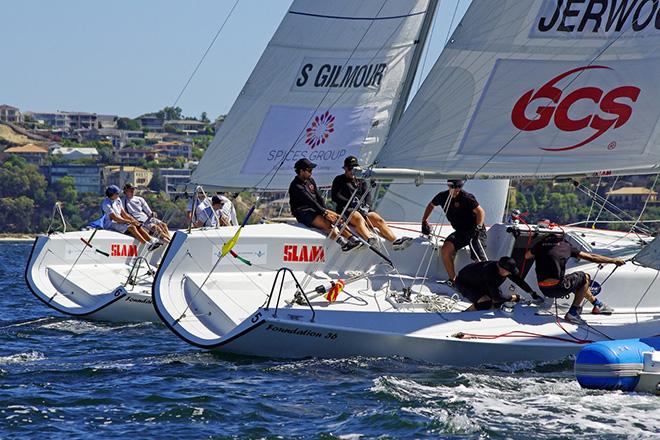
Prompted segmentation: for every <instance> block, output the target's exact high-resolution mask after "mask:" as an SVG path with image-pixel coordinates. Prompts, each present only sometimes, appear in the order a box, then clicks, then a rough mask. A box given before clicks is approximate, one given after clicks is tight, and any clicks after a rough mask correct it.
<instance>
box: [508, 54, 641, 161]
mask: <svg viewBox="0 0 660 440" xmlns="http://www.w3.org/2000/svg"><path fill="white" fill-rule="evenodd" d="M589 69H607V70H612V69H611V68H610V67H606V66H585V67H578V68H576V69H573V70H569V71H568V72H564V73H562V74H561V75H558V76H556V77H554V78H552V79H551V80H550V81H548V82H547V83H545V84H544V85H543V86H541V88H539V89H538V91H536V93H535V92H534V90H533V89H532V90H529V91H528V92H526V93H525V94H524V95H522V96H521V97H520V99H518V101H517V102H516V104H515V105H514V106H513V111H512V112H511V122H513V125H515V127H516V128H517V129H519V130H522V131H536V130H541V129H543V128H545V127H547V126H548V125H549V124H550V122H551V121H552V120H554V124H555V126H556V127H557V128H558V129H559V130H561V131H569V132H572V131H579V130H584V129H585V128H587V127H589V128H592V129H594V130H596V131H595V132H594V133H593V134H592V135H590V136H589V137H588V138H587V139H585V140H583V141H582V142H578V143H577V144H575V145H571V146H568V147H561V148H541V149H542V150H546V151H565V150H573V149H575V148H579V147H582V146H583V145H586V144H588V143H589V142H592V141H593V140H595V139H597V138H598V137H600V136H602V135H603V134H604V133H605V132H606V131H607V130H609V129H610V128H615V129H616V128H619V127H621V126H622V125H624V124H625V123H626V122H628V120H629V119H630V117H631V116H632V111H633V109H632V107H630V105H627V104H624V103H621V102H619V101H618V100H619V99H623V98H627V99H629V100H630V101H632V102H636V101H637V98H639V93H640V89H639V88H637V87H633V86H622V87H617V88H615V89H612V90H610V91H609V92H607V93H605V92H604V91H603V90H601V89H599V88H598V87H582V88H580V89H577V90H574V91H572V92H570V93H569V94H568V95H566V96H565V97H563V99H562V94H563V91H562V90H561V89H559V88H558V87H556V86H555V84H557V83H558V82H559V81H561V80H562V79H564V78H566V77H567V76H570V75H573V74H576V73H578V72H581V71H584V70H589ZM582 99H585V100H589V101H592V102H593V103H594V104H596V105H598V108H599V109H600V111H601V112H602V113H606V114H608V115H612V116H615V117H614V118H604V117H602V116H600V115H598V114H589V115H586V116H584V117H583V118H580V119H571V117H569V115H568V113H569V110H570V109H571V106H573V104H575V103H576V102H578V101H580V100H582ZM536 100H544V101H545V102H548V100H549V101H551V102H548V105H542V106H539V107H537V108H536V113H537V115H538V116H537V117H536V118H535V119H529V118H528V117H527V116H526V115H525V110H526V109H527V108H528V107H529V106H530V105H532V102H534V101H536ZM553 104H554V105H553Z"/></svg>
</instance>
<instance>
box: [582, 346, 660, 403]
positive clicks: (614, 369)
mask: <svg viewBox="0 0 660 440" xmlns="http://www.w3.org/2000/svg"><path fill="white" fill-rule="evenodd" d="M655 350H660V338H646V339H623V340H616V341H604V342H595V343H593V344H589V345H586V346H585V347H584V348H582V350H580V352H579V353H578V355H577V358H576V359H575V377H576V378H577V381H578V382H579V383H580V385H581V386H582V387H583V388H590V389H599V390H623V391H632V390H634V389H635V386H637V383H638V382H639V374H640V372H641V371H642V369H643V368H644V352H650V351H655Z"/></svg>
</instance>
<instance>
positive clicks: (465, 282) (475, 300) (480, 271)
mask: <svg viewBox="0 0 660 440" xmlns="http://www.w3.org/2000/svg"><path fill="white" fill-rule="evenodd" d="M507 278H508V279H509V280H511V281H512V282H513V283H515V284H516V285H518V287H520V288H521V289H523V290H524V291H525V292H527V293H528V294H530V295H531V297H532V300H533V302H534V303H536V304H540V303H543V298H542V297H541V296H539V295H538V294H537V293H536V292H534V290H532V288H531V287H530V286H529V284H527V283H526V282H525V280H523V279H522V278H520V272H519V271H518V268H517V267H516V260H514V259H513V258H511V257H502V258H500V259H499V260H498V261H477V262H475V263H470V264H468V265H467V266H465V267H464V268H463V269H461V270H460V271H459V272H458V276H457V277H456V288H457V289H458V290H459V292H461V294H462V295H463V296H464V297H466V298H467V299H468V300H470V302H472V305H471V306H470V308H468V309H467V310H466V312H470V311H473V310H488V309H493V308H498V307H499V306H500V305H502V303H504V302H507V301H513V302H518V301H520V300H521V299H522V297H521V296H520V295H518V294H515V293H511V292H510V291H507V290H505V291H502V290H500V286H501V285H502V283H503V282H504V280H506V279H507Z"/></svg>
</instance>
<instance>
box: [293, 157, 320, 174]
mask: <svg viewBox="0 0 660 440" xmlns="http://www.w3.org/2000/svg"><path fill="white" fill-rule="evenodd" d="M293 168H294V169H295V170H296V171H300V170H304V169H307V168H316V164H315V163H314V162H312V161H311V160H309V159H307V158H306V157H303V158H302V159H300V160H298V161H297V162H296V163H295V165H294V166H293Z"/></svg>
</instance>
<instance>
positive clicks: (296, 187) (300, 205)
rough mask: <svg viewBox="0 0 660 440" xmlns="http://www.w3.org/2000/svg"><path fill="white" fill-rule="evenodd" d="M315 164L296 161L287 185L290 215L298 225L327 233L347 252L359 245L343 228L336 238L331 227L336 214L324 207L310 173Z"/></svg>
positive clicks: (302, 160) (304, 160)
mask: <svg viewBox="0 0 660 440" xmlns="http://www.w3.org/2000/svg"><path fill="white" fill-rule="evenodd" d="M314 168H316V164H315V163H313V162H312V161H310V160H309V159H307V158H303V159H300V160H298V161H297V162H296V163H295V165H294V169H295V171H296V177H295V178H294V179H293V181H292V182H291V185H289V204H290V206H291V213H292V214H293V215H294V216H295V217H296V220H298V221H299V222H300V223H302V224H304V225H305V226H309V227H311V228H317V229H320V230H322V231H324V232H325V233H327V234H328V235H329V236H330V238H332V239H335V238H336V239H337V243H339V244H340V245H341V247H342V250H343V251H349V250H351V249H353V248H355V247H357V246H359V245H360V241H359V240H357V239H356V238H355V237H354V236H352V234H351V233H350V231H349V230H348V228H344V231H343V232H342V235H343V237H337V232H336V230H334V228H333V225H334V223H335V222H337V220H338V219H339V216H338V215H337V213H336V212H333V211H331V210H329V209H327V208H326V207H325V202H324V201H323V197H321V194H320V193H319V189H318V187H317V186H316V182H315V181H314V179H313V178H312V171H313V170H314Z"/></svg>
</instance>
